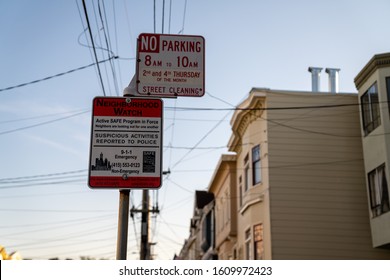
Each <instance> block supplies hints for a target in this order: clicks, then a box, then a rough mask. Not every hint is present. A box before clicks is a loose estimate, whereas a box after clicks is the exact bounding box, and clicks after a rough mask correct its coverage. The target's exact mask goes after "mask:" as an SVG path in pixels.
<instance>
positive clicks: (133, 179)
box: [88, 97, 163, 189]
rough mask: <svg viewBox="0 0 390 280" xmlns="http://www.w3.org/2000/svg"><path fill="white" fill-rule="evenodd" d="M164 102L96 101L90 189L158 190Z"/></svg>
mask: <svg viewBox="0 0 390 280" xmlns="http://www.w3.org/2000/svg"><path fill="white" fill-rule="evenodd" d="M162 112H163V102H162V100H161V99H156V98H154V99H150V98H148V99H144V98H136V97H131V98H129V97H127V98H117V97H96V98H95V99H94V100H93V110H92V131H91V150H90V159H89V178H88V184H89V186H90V187H91V188H120V189H126V188H129V189H131V188H141V189H156V188H159V187H160V186H161V173H162V156H161V150H162V125H163V124H162Z"/></svg>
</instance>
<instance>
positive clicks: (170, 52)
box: [136, 33, 205, 97]
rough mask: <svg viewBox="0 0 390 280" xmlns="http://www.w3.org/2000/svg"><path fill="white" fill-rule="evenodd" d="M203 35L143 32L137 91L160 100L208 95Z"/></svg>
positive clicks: (138, 50) (138, 49)
mask: <svg viewBox="0 0 390 280" xmlns="http://www.w3.org/2000/svg"><path fill="white" fill-rule="evenodd" d="M204 41H205V40H204V38H203V37H202V36H188V35H165V34H150V33H142V34H140V35H139V37H138V45H137V65H136V69H137V71H136V72H137V91H138V93H139V94H141V95H150V96H158V97H176V96H190V97H201V96H203V95H204V93H205V63H204V57H205V53H204V50H205V43H204Z"/></svg>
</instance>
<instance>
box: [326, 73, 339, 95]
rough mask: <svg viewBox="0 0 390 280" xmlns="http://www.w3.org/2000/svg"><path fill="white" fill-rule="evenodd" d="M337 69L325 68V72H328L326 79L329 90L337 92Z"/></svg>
mask: <svg viewBox="0 0 390 280" xmlns="http://www.w3.org/2000/svg"><path fill="white" fill-rule="evenodd" d="M339 71H340V69H338V68H326V69H325V72H326V73H328V75H329V79H328V81H329V82H328V85H329V92H332V93H337V92H339Z"/></svg>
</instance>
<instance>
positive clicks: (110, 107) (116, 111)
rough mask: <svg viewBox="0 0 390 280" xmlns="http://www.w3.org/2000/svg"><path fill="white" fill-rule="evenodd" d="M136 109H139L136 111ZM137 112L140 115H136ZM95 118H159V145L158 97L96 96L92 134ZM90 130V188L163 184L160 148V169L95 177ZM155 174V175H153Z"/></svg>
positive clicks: (159, 100)
mask: <svg viewBox="0 0 390 280" xmlns="http://www.w3.org/2000/svg"><path fill="white" fill-rule="evenodd" d="M137 111H139V112H137ZM138 113H140V114H138ZM95 117H113V118H115V117H121V118H130V119H147V118H159V119H160V123H161V127H160V130H159V133H160V143H159V147H160V148H161V147H162V128H163V101H162V100H161V99H158V98H139V97H95V98H94V99H93V108H92V125H91V132H92V133H94V124H95V119H96V118H95ZM92 133H91V146H90V158H89V172H88V185H89V187H90V188H91V189H158V188H160V187H161V185H162V179H161V177H162V151H161V150H160V156H159V158H160V160H159V161H160V162H159V170H158V172H157V174H156V173H154V174H150V175H151V176H148V174H147V173H144V174H142V175H143V176H138V177H137V176H133V175H128V177H127V178H124V177H125V176H126V174H122V175H119V176H100V175H99V176H97V175H96V174H94V175H92V172H93V171H92V170H91V166H92V165H91V164H92V158H91V155H92V149H93V143H92V141H93V136H92V135H93V134H92ZM156 175H157V176H156Z"/></svg>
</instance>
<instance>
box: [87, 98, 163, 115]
mask: <svg viewBox="0 0 390 280" xmlns="http://www.w3.org/2000/svg"><path fill="white" fill-rule="evenodd" d="M141 110H142V116H139V117H142V118H161V117H162V101H161V99H145V98H143V99H142V98H130V97H128V98H118V97H96V98H95V99H94V100H93V116H105V117H118V116H126V113H127V112H129V113H133V115H136V114H137V111H141Z"/></svg>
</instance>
